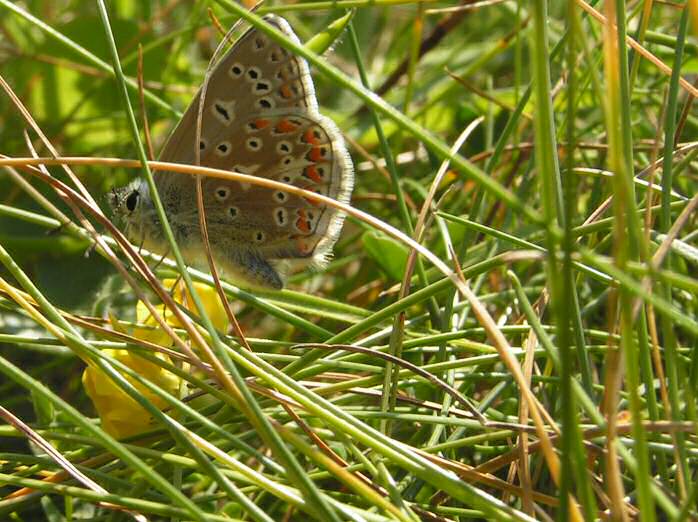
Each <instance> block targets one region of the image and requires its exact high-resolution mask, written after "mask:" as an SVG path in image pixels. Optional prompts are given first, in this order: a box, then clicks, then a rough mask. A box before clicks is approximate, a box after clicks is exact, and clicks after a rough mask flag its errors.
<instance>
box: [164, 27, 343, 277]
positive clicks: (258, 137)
mask: <svg viewBox="0 0 698 522" xmlns="http://www.w3.org/2000/svg"><path fill="white" fill-rule="evenodd" d="M265 21H266V22H267V23H270V24H272V25H273V26H275V27H276V28H277V29H279V30H281V31H282V32H283V33H284V34H286V35H287V36H288V37H290V38H292V39H294V40H295V41H298V39H297V38H296V36H295V34H294V33H293V31H292V30H291V28H290V27H289V25H288V23H287V22H286V21H285V20H283V19H282V18H279V17H277V16H267V17H265ZM200 96H201V92H199V94H197V96H196V97H195V98H194V101H193V102H192V103H191V105H190V106H189V108H188V109H187V111H186V113H185V115H184V117H183V118H182V121H181V122H180V124H179V125H178V126H177V128H176V129H175V131H174V132H173V133H172V135H171V136H170V138H169V140H168V142H167V143H166V145H165V147H164V149H163V153H162V155H161V160H162V161H170V162H175V163H190V164H193V163H194V161H195V154H194V152H195V147H199V151H200V158H201V165H204V166H207V167H213V168H218V169H224V170H231V171H237V172H242V173H245V174H253V175H255V176H259V177H263V178H268V179H273V180H276V181H280V182H283V183H288V184H292V185H294V186H297V187H300V188H303V189H307V190H310V191H314V192H317V193H319V194H323V195H325V196H329V197H331V198H334V199H337V200H339V201H342V202H348V201H349V198H350V194H351V190H352V184H353V170H352V165H351V160H350V159H349V155H348V153H347V151H346V148H345V146H344V141H343V139H342V137H341V134H340V133H339V131H338V129H337V127H336V126H335V125H334V123H333V122H332V121H331V120H329V119H328V118H325V117H324V116H322V115H320V113H319V111H318V108H317V102H316V99H315V93H314V88H313V84H312V79H311V77H310V73H309V70H308V65H307V63H306V62H305V61H304V60H302V59H301V58H299V57H297V56H295V55H293V54H291V53H289V52H288V51H286V50H285V49H284V48H282V47H281V46H279V45H278V44H276V43H275V42H273V41H272V40H270V39H269V38H268V37H267V36H266V35H264V34H262V33H260V32H259V31H257V30H256V29H255V28H251V29H249V30H248V31H247V32H246V33H245V34H244V35H243V36H242V37H241V38H240V39H239V40H238V41H237V42H236V43H235V45H234V46H233V47H232V48H231V49H230V50H229V51H228V53H227V54H226V55H225V56H224V57H223V58H222V59H221V61H220V62H219V63H218V64H217V65H216V67H215V68H214V70H213V71H212V73H211V76H210V80H209V83H208V88H207V92H206V95H205V99H204V101H203V120H202V128H201V140H200V142H199V143H198V144H197V143H195V140H196V120H197V113H198V111H199V99H200ZM156 184H157V186H158V191H159V193H160V195H161V197H162V198H163V202H164V204H165V208H166V210H167V212H168V217H169V218H170V220H171V222H172V223H173V228H174V229H175V232H177V233H178V236H179V238H180V239H182V242H183V243H188V244H190V245H193V247H192V249H193V250H195V251H197V252H200V248H199V246H198V243H199V242H200V240H197V238H199V237H200V233H199V224H198V214H197V206H196V198H195V178H193V177H191V176H188V175H183V174H175V173H172V172H159V173H157V174H156ZM203 189H204V206H205V210H206V217H207V223H208V229H209V242H210V244H211V248H212V251H213V252H214V256H215V257H216V261H217V262H221V263H222V264H223V267H224V268H225V267H226V265H230V264H232V265H235V266H233V267H232V270H228V271H229V272H231V271H232V272H242V275H243V277H247V278H248V279H250V274H247V273H245V272H246V270H247V269H248V267H247V266H245V264H249V263H253V264H255V267H256V268H255V270H257V271H258V268H259V266H260V265H261V264H263V263H266V264H271V265H273V264H274V262H276V261H284V260H305V261H306V262H311V263H315V264H319V263H322V262H323V261H324V259H325V258H326V256H327V254H328V253H329V252H330V250H331V248H332V245H333V244H334V243H335V241H336V239H337V236H338V235H339V231H340V229H341V226H342V221H343V217H344V216H343V215H342V214H341V213H340V212H337V211H336V210H335V209H334V208H332V207H330V206H327V205H322V204H317V203H316V202H312V201H310V200H307V199H305V198H301V197H298V196H295V195H292V194H289V193H287V192H283V191H275V190H270V189H266V188H262V187H259V186H256V185H253V184H245V183H239V182H236V181H227V180H220V179H214V178H207V179H205V180H204V181H203ZM250 259H254V261H249V260H250ZM240 265H242V266H240ZM228 268H231V267H228ZM265 270H266V268H265ZM260 277H261V279H262V281H261V282H262V284H265V283H268V285H269V286H279V284H278V282H277V281H266V280H265V279H264V277H265V276H264V275H262V276H255V277H254V278H253V279H257V280H259V279H260ZM254 282H257V283H259V282H260V281H254Z"/></svg>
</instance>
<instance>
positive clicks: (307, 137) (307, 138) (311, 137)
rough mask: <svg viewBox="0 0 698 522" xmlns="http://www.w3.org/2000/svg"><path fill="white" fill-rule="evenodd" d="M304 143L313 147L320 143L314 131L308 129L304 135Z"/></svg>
mask: <svg viewBox="0 0 698 522" xmlns="http://www.w3.org/2000/svg"><path fill="white" fill-rule="evenodd" d="M303 141H304V142H306V143H310V144H311V145H317V143H318V142H319V141H320V140H318V139H317V138H316V137H315V134H314V133H313V130H312V129H308V130H307V131H305V133H304V134H303Z"/></svg>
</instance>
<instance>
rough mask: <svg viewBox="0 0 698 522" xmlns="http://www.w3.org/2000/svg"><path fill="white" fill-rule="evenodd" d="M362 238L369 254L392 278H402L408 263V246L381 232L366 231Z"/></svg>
mask: <svg viewBox="0 0 698 522" xmlns="http://www.w3.org/2000/svg"><path fill="white" fill-rule="evenodd" d="M361 240H362V241H363V244H364V248H365V249H366V252H367V253H368V255H369V256H371V257H372V258H373V259H374V260H375V261H376V262H377V263H378V265H379V266H380V267H381V268H382V269H383V271H384V272H385V273H386V274H387V275H388V276H389V277H390V278H391V279H395V280H398V281H399V280H400V279H402V275H403V274H404V273H405V266H406V265H407V256H408V250H407V247H405V246H404V245H403V244H402V243H398V242H397V241H395V240H394V239H393V238H390V237H388V236H386V235H384V234H382V233H380V232H366V233H365V234H364V235H363V236H362V238H361Z"/></svg>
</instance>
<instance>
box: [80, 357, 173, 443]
mask: <svg viewBox="0 0 698 522" xmlns="http://www.w3.org/2000/svg"><path fill="white" fill-rule="evenodd" d="M104 353H105V354H106V355H109V356H111V357H112V358H114V359H116V360H117V361H119V362H121V363H123V364H125V365H126V366H128V367H129V368H131V369H133V370H135V371H136V372H138V373H139V374H140V375H142V376H143V377H145V378H146V379H148V380H149V381H150V382H152V383H153V384H156V385H157V386H158V387H160V388H161V389H163V390H165V391H167V392H169V393H171V394H173V395H175V396H176V395H177V391H178V389H179V382H180V379H179V377H177V376H176V375H174V374H172V373H170V372H168V371H167V370H164V369H162V368H161V367H160V366H158V365H157V364H155V363H152V362H150V361H147V360H146V359H143V358H142V357H138V355H135V354H132V353H131V352H129V351H128V350H111V349H110V350H104ZM155 357H157V358H159V359H162V360H163V361H167V362H169V360H170V358H169V357H168V356H167V355H163V354H160V353H156V354H155ZM126 379H128V380H129V382H130V383H131V384H132V385H133V386H134V387H135V388H136V389H137V390H138V391H139V392H140V393H142V394H143V395H144V396H145V397H146V398H147V399H148V400H149V401H150V402H152V403H153V404H154V405H155V406H157V407H158V408H160V409H162V408H164V407H165V406H166V405H167V403H166V402H165V401H164V400H162V399H160V398H159V397H158V396H157V395H155V394H154V393H152V392H150V391H149V390H148V389H147V388H145V386H143V385H142V384H140V383H138V382H137V381H135V380H134V379H132V378H131V377H129V376H126ZM82 384H83V386H84V387H85V391H86V392H87V395H88V396H89V397H90V399H92V403H93V404H94V405H95V409H96V410H97V413H99V416H100V418H101V419H102V427H103V428H104V429H105V431H106V432H107V433H109V434H110V435H113V436H114V437H116V438H123V437H128V436H130V435H136V434H138V433H141V432H143V431H147V430H148V429H150V428H151V427H152V426H151V422H152V418H151V415H150V413H148V411H147V410H145V409H144V408H143V407H142V406H141V405H140V404H138V403H137V402H136V401H135V400H134V399H132V398H131V397H130V396H129V395H127V394H126V392H124V391H123V390H122V389H121V388H119V387H118V386H117V385H116V384H115V383H114V382H113V381H112V380H111V379H110V378H109V377H107V376H106V375H105V374H104V373H103V372H102V370H100V369H99V368H97V367H96V366H95V365H93V364H89V365H88V366H87V368H85V371H84V372H83V374H82Z"/></svg>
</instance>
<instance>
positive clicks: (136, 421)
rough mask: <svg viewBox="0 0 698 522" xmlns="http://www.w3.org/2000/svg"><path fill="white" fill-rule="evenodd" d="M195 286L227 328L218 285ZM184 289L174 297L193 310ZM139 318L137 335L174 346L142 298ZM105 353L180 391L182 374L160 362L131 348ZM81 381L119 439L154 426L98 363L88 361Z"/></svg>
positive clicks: (173, 322) (170, 320) (171, 282)
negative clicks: (164, 368) (153, 361)
mask: <svg viewBox="0 0 698 522" xmlns="http://www.w3.org/2000/svg"><path fill="white" fill-rule="evenodd" d="M175 283H176V280H175V279H166V280H165V281H163V285H164V287H165V288H167V289H168V290H169V291H172V287H173V286H175ZM194 286H195V287H196V291H197V293H198V294H199V296H200V297H201V300H202V301H203V304H204V309H205V310H206V314H207V315H208V316H209V318H210V319H211V321H212V322H213V325H214V326H215V327H216V328H217V329H219V330H221V331H225V330H226V329H227V327H228V317H227V315H226V313H225V309H224V308H223V306H222V305H221V303H220V300H219V299H218V294H217V293H216V290H215V288H211V287H209V286H207V285H204V284H201V283H194ZM183 288H184V285H183V284H177V286H176V287H175V289H174V292H173V298H174V300H175V301H176V302H177V303H180V304H181V305H183V306H184V307H185V308H186V309H188V310H191V311H193V310H194V309H195V307H194V304H193V301H192V299H191V295H190V294H189V292H186V299H185V298H184V295H185V292H184V290H183ZM156 309H157V311H158V313H159V314H161V315H162V316H163V317H164V318H165V321H166V322H167V324H169V325H170V326H172V327H173V328H178V327H180V326H181V324H180V322H179V321H178V320H177V319H176V317H175V316H174V315H173V313H172V311H171V310H165V306H164V305H162V304H160V305H158V306H156ZM194 313H195V312H194ZM136 318H137V322H138V324H139V325H140V326H138V327H136V328H134V329H133V336H134V337H137V338H139V339H143V340H147V341H150V342H152V343H156V344H159V345H161V346H168V347H169V346H171V345H172V339H171V338H170V337H169V336H168V335H167V334H166V333H165V332H163V330H162V328H160V326H159V325H158V323H157V322H156V321H155V319H154V318H153V316H152V315H151V313H150V311H149V310H148V309H147V308H146V306H145V305H144V304H143V303H142V302H141V301H139V302H138V304H137V305H136ZM105 353H106V354H107V355H110V356H111V357H113V358H114V359H117V360H118V361H120V362H122V363H123V364H125V365H126V366H128V367H129V368H131V369H133V370H135V371H136V372H138V373H139V374H140V375H142V376H143V377H145V378H146V379H148V380H149V381H151V382H152V383H154V384H156V385H157V386H159V387H160V388H162V389H163V390H165V391H168V392H169V393H171V394H173V395H176V394H177V391H178V388H179V384H180V379H179V377H177V376H175V375H174V374H172V373H170V372H168V371H166V370H163V369H162V368H161V367H160V366H158V365H157V364H154V363H151V362H150V361H147V360H145V359H143V358H142V357H138V355H135V354H132V353H131V352H129V351H128V350H106V351H105ZM155 356H156V357H158V358H159V359H162V360H163V361H167V362H169V361H170V359H169V357H168V356H166V355H164V354H160V353H155ZM126 378H127V379H128V380H129V381H130V382H131V384H133V385H134V386H135V387H136V389H138V390H139V391H140V392H141V393H143V395H145V397H147V398H148V400H150V402H152V403H153V404H155V405H156V406H157V407H158V408H164V407H165V406H166V403H165V402H164V401H163V400H161V399H159V398H158V397H157V396H156V395H154V394H153V393H151V392H149V391H148V390H147V389H146V388H145V387H143V386H142V385H140V384H139V383H137V382H136V381H134V380H133V379H131V378H129V377H128V376H126ZM82 382H83V386H85V391H86V392H87V395H88V396H89V397H90V399H92V402H93V403H94V405H95V408H96V410H97V413H99V416H100V418H101V419H102V426H103V427H104V429H105V430H106V431H107V432H108V433H109V434H111V435H113V436H115V437H117V438H123V437H127V436H129V435H136V434H138V433H141V432H143V431H147V430H148V429H150V428H151V422H152V418H151V415H150V414H149V413H148V412H147V411H146V410H145V409H144V408H142V407H141V406H140V405H139V404H138V403H137V402H136V401H135V400H134V399H132V398H131V397H130V396H128V395H127V394H126V393H125V392H124V391H122V390H121V388H119V387H118V386H117V385H116V384H114V383H113V382H112V380H111V379H110V378H108V377H107V376H106V375H104V373H103V372H102V371H101V370H100V369H99V368H97V367H96V366H95V365H93V364H88V366H87V368H86V369H85V372H84V373H83V375H82Z"/></svg>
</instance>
